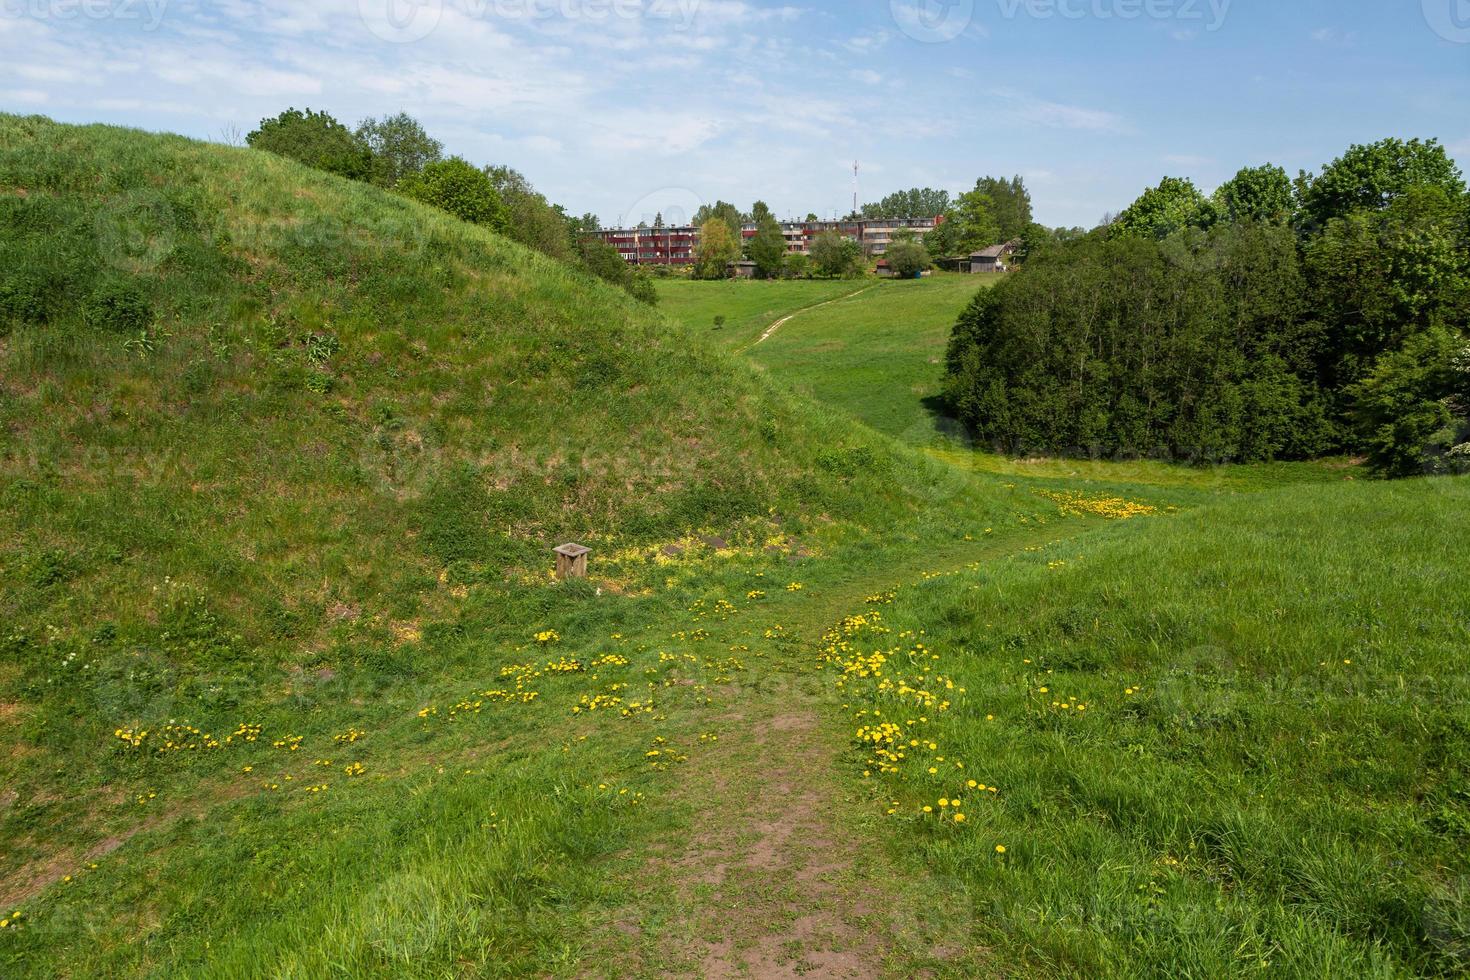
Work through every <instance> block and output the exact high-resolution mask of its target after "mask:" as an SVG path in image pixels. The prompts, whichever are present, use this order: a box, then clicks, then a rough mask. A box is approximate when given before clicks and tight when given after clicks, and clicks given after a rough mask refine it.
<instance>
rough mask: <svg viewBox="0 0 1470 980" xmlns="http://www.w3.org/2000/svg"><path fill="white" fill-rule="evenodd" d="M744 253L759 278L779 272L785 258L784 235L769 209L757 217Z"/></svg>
mask: <svg viewBox="0 0 1470 980" xmlns="http://www.w3.org/2000/svg"><path fill="white" fill-rule="evenodd" d="M756 203H757V204H760V203H761V202H759V201H757V202H756ZM745 255H746V258H748V259H750V260H751V261H752V262H754V263H755V272H756V275H757V276H759V277H760V278H762V279H774V278H776V277H777V276H779V275H780V274H781V269H782V263H783V262H784V261H785V259H786V236H785V235H784V234H783V233H782V231H781V225H780V223H779V222H777V221H776V218H775V216H774V215H772V214H771V213H770V211H769V209H767V211H766V213H765V214H764V215H763V216H762V217H761V218H759V219H757V221H756V230H755V237H753V238H751V239H750V240H749V241H747V242H746V243H745Z"/></svg>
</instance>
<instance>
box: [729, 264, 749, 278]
mask: <svg viewBox="0 0 1470 980" xmlns="http://www.w3.org/2000/svg"><path fill="white" fill-rule="evenodd" d="M727 270H728V271H729V273H730V277H731V278H732V279H754V278H755V263H754V262H751V261H749V260H742V261H740V262H731V263H730V265H729V266H728V267H727Z"/></svg>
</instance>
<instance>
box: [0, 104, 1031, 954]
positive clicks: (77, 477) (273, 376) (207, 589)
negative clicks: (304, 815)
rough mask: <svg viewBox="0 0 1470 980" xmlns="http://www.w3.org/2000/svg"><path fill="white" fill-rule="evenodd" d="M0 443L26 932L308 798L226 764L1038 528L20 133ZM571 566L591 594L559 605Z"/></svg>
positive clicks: (796, 410)
mask: <svg viewBox="0 0 1470 980" xmlns="http://www.w3.org/2000/svg"><path fill="white" fill-rule="evenodd" d="M0 431H3V432H4V434H5V437H4V439H3V445H0V571H3V575H0V609H3V611H4V614H3V620H4V626H3V630H0V710H3V716H4V719H5V722H6V724H5V726H4V730H3V732H0V775H3V784H4V790H3V792H0V837H3V839H4V840H5V841H6V846H5V848H3V854H0V904H3V903H9V902H12V901H14V902H16V903H17V904H21V903H22V902H23V901H24V902H28V901H29V900H30V899H31V898H33V897H34V896H35V895H36V894H38V893H40V892H41V891H42V890H44V889H45V888H46V887H48V886H51V885H55V884H57V883H59V882H60V880H61V877H62V869H63V868H64V869H66V870H67V871H74V870H75V868H76V867H84V866H85V864H86V862H85V861H84V860H83V856H84V855H87V854H92V853H101V851H98V850H97V849H98V848H101V849H102V850H105V851H109V852H110V850H111V848H113V847H117V846H119V845H120V844H122V843H123V842H124V841H127V840H128V839H130V838H131V837H132V835H133V834H135V833H138V832H139V831H141V830H145V829H147V828H151V827H156V826H159V825H160V824H163V825H169V824H170V821H173V820H177V819H182V818H184V817H185V816H190V817H191V819H192V818H197V817H201V816H203V815H204V814H205V813H207V812H209V810H210V808H211V807H212V806H214V805H216V804H221V803H227V802H228V801H229V800H231V799H232V798H235V797H237V796H239V795H241V794H242V793H248V794H250V795H251V796H252V797H254V796H255V795H256V794H260V793H261V792H263V789H262V787H263V786H266V785H276V786H284V785H286V783H284V782H282V780H283V778H285V777H284V776H283V774H282V773H281V771H279V770H277V771H276V772H275V773H274V774H273V780H274V781H273V782H272V781H271V780H265V781H262V780H261V778H260V777H259V776H257V775H254V774H251V775H245V773H244V771H243V770H242V769H241V767H240V765H239V763H238V761H236V762H234V763H232V762H231V761H230V760H229V758H228V757H227V755H226V754H224V753H226V752H227V751H228V750H227V749H225V748H223V746H225V745H226V744H228V740H227V738H226V737H227V736H230V735H231V733H232V732H233V733H236V734H237V735H238V736H239V737H238V738H235V739H234V742H235V743H238V742H239V741H240V740H242V739H247V736H248V739H247V740H248V741H250V742H251V743H254V742H255V741H256V740H257V739H259V740H260V741H262V742H267V741H268V742H270V743H272V744H273V743H275V742H277V741H280V740H283V739H284V740H285V741H287V742H289V739H290V738H294V737H301V738H306V739H307V742H306V744H307V745H308V746H309V745H311V744H312V741H314V740H324V742H325V745H326V746H328V747H330V746H332V745H333V744H334V743H333V742H332V739H333V737H334V736H335V735H339V734H343V733H344V732H347V731H348V730H356V729H361V728H367V727H376V726H377V725H379V724H380V723H382V722H383V719H385V718H395V719H396V718H408V719H414V720H415V721H416V719H415V717H414V714H413V712H414V711H417V710H418V708H419V707H422V706H423V704H425V703H433V702H435V701H436V700H438V699H441V698H445V699H448V700H447V701H446V703H448V704H452V703H453V701H454V699H453V698H449V693H450V692H459V693H462V692H463V691H464V690H465V689H466V687H465V686H466V684H467V683H469V684H473V685H474V686H475V688H477V689H480V690H489V689H491V688H492V687H495V686H497V685H499V684H500V683H502V682H501V681H500V679H499V675H498V671H499V670H500V668H501V666H503V665H504V664H506V663H512V662H519V659H513V658H518V657H519V655H518V654H516V653H515V652H514V651H515V650H516V649H518V648H519V647H521V646H522V645H524V644H526V643H528V642H530V638H531V637H532V636H533V635H535V634H538V633H543V632H546V631H547V630H551V629H554V628H555V629H560V631H561V632H562V633H563V634H565V635H567V636H568V637H572V636H579V637H581V638H582V640H583V641H587V642H590V637H591V636H593V635H596V636H600V637H602V638H603V639H604V640H605V639H606V637H607V636H608V635H610V634H611V633H614V632H618V631H619V629H620V627H622V628H630V627H629V626H628V624H632V623H639V622H641V623H644V624H645V625H646V624H647V623H648V622H650V621H656V620H657V619H658V617H659V616H662V615H666V614H667V611H668V610H669V609H671V608H682V607H683V606H684V605H686V604H687V603H688V602H691V601H693V600H694V598H697V597H698V596H699V595H702V594H704V590H705V589H706V588H707V587H708V586H707V583H706V577H707V576H711V575H712V576H714V577H715V579H714V580H718V577H719V575H721V574H726V573H727V572H723V571H721V569H737V570H738V571H733V572H728V574H737V575H738V576H741V578H740V581H745V578H744V577H745V576H751V575H755V574H757V573H758V572H761V570H763V569H769V570H772V574H773V576H774V575H777V574H782V573H781V572H779V571H777V570H780V569H783V568H785V567H786V566H788V565H789V564H791V563H792V562H801V561H805V560H809V559H810V558H812V557H814V556H817V555H822V554H829V553H840V552H842V551H843V550H844V549H852V548H871V547H872V544H871V541H872V537H873V535H874V534H875V533H878V532H879V531H880V530H881V531H882V533H884V536H885V541H886V542H887V543H888V545H889V546H890V547H892V546H894V545H895V544H896V543H897V546H898V548H899V550H902V547H903V546H902V544H901V543H900V542H902V541H907V542H908V543H909V545H908V546H909V547H910V548H911V549H915V548H917V547H919V543H920V542H924V546H925V547H928V546H929V544H930V540H931V538H932V535H931V532H933V533H938V534H939V535H940V536H941V537H942V538H944V539H953V540H958V539H959V537H960V535H961V534H963V533H966V532H969V531H973V532H975V533H977V534H978V533H979V532H980V530H981V528H982V527H984V526H988V525H989V524H992V523H996V524H1000V525H1001V526H1005V527H1015V526H1016V523H1015V522H1016V519H1017V517H1018V516H1020V517H1024V515H1025V514H1027V513H1028V512H1029V511H1032V510H1034V508H1035V506H1036V505H1035V502H1034V501H1028V500H1027V499H1026V498H1025V495H1024V494H1023V493H1020V492H1010V491H1006V490H1004V489H1001V488H997V489H996V493H995V495H994V497H993V498H988V499H984V500H981V499H979V498H977V497H976V496H975V493H974V487H973V486H972V485H971V484H969V483H967V482H964V481H956V480H955V479H953V478H951V477H949V476H948V475H947V473H946V471H945V470H944V469H943V468H942V467H941V466H939V465H938V464H932V465H931V464H926V463H924V462H923V461H922V460H917V459H915V458H912V457H909V456H908V455H906V454H903V453H902V452H901V451H900V450H898V449H897V448H896V447H893V446H890V445H888V444H886V443H885V442H883V441H882V440H881V439H879V438H878V437H876V436H874V435H872V434H871V433H865V432H864V431H862V430H860V429H858V428H856V427H854V426H853V425H852V424H851V423H850V422H848V421H847V420H845V419H842V418H840V417H839V416H837V415H835V414H833V413H828V412H823V411H822V410H821V409H819V408H817V407H815V406H812V405H811V404H810V403H807V402H804V401H802V400H801V399H799V398H795V397H792V396H789V395H786V394H784V393H782V392H781V391H780V390H779V389H777V388H776V387H775V386H773V385H772V384H770V383H769V382H767V381H766V380H764V379H762V378H761V377H760V376H759V375H758V373H756V372H754V371H751V370H749V369H748V368H746V367H744V366H742V365H739V364H738V363H736V362H734V361H732V360H731V359H729V358H728V357H727V356H725V355H723V354H720V353H718V352H715V351H712V350H711V349H710V348H709V347H708V346H707V345H704V344H701V343H694V342H691V340H690V338H689V336H688V334H687V333H686V332H684V331H683V330H681V329H679V328H677V327H676V326H674V325H672V324H670V323H669V322H668V321H667V320H665V319H664V318H663V317H662V316H660V315H659V314H658V313H656V312H654V311H652V310H651V309H650V308H648V307H647V306H646V305H644V304H641V303H637V302H635V301H633V300H632V299H630V298H629V297H628V296H627V295H626V294H625V293H623V292H622V291H620V290H617V289H614V288H611V287H609V286H607V285H605V284H603V283H601V282H600V281H598V280H597V279H595V278H594V277H593V276H591V275H589V274H586V273H584V272H579V271H577V270H575V269H574V268H572V267H571V266H567V265H563V264H561V263H558V262H556V261H553V260H551V259H549V258H547V257H545V256H543V255H540V254H538V253H536V252H533V251H531V250H529V249H526V248H524V247H521V246H519V245H517V244H514V243H511V242H509V241H506V240H505V239H503V238H500V237H498V236H497V235H496V234H494V233H492V232H490V231H488V230H485V229H481V228H478V227H475V226H472V225H468V224H465V223H463V222H460V221H458V220H455V219H454V218H452V217H449V216H448V215H445V214H443V213H440V212H439V211H436V210H433V209H430V208H426V207H423V206H420V205H418V204H415V203H413V202H411V201H408V200H406V199H404V198H402V197H400V196H395V195H391V194H388V193H385V192H383V191H381V190H378V189H375V188H372V187H369V186H366V185H363V184H358V183H352V182H349V181H347V180H344V179H341V178H339V177H336V176H332V175H327V174H322V173H320V172H317V171H313V170H310V169H307V168H305V167H303V166H301V165H299V164H296V163H292V162H289V161H286V160H283V159H281V158H279V157H275V156H272V155H270V154H266V153H262V152H255V151H247V150H236V149H229V148H225V147H220V146H212V145H206V144H202V143H198V142H193V141H190V140H185V139H181V138H177V137H171V136H153V135H147V134H143V133H139V132H135V131H129V130H121V129H114V128H107V127H71V126H63V125H58V124H55V123H52V122H50V121H48V120H45V119H40V118H20V117H15V116H0ZM961 504H965V505H966V507H967V510H966V512H965V516H963V517H957V516H956V515H957V514H958V513H960V511H959V510H958V507H959V505H961ZM890 531H891V532H892V534H896V535H897V536H898V537H897V538H893V537H892V536H891V535H890V534H889V532H890ZM569 540H579V541H582V542H584V543H586V544H588V545H591V546H593V547H594V548H595V549H596V558H595V566H594V567H595V576H594V578H593V580H591V581H590V582H586V583H573V584H570V585H566V586H563V587H555V586H553V584H552V583H551V581H550V578H549V572H550V569H551V567H552V556H551V554H550V552H549V549H550V547H552V546H553V545H556V544H559V543H561V542H564V541H569ZM691 583H696V584H691ZM752 590H753V588H752V587H748V588H747V589H745V590H744V591H752ZM741 594H742V595H743V594H744V593H743V592H741ZM569 624H570V625H569ZM578 624H580V626H579V625H578ZM502 645H503V647H504V650H505V651H506V652H505V653H504V654H503V655H502V654H501V653H499V652H496V653H487V650H492V649H493V650H496V651H499V650H500V649H501V646H502ZM604 652H605V651H604ZM487 659H488V663H487ZM459 693H457V694H456V697H458V696H459ZM572 702H573V703H575V702H576V697H575V696H574V697H572ZM508 724H509V723H508V722H507V725H508ZM175 726H178V727H175ZM261 727H263V728H264V730H265V734H263V735H252V734H251V733H253V732H255V731H256V730H257V729H258V728H261ZM513 730H517V729H514V728H512V727H507V728H505V729H504V730H503V731H504V732H505V733H507V734H508V733H509V732H511V731H513ZM519 730H520V731H522V732H523V733H524V732H525V731H528V730H529V729H524V728H523V729H519ZM283 744H284V743H283ZM348 744H351V743H348ZM624 748H627V746H624ZM319 751H321V753H322V754H321V757H322V758H323V759H325V756H326V751H325V750H319ZM334 754H335V752H334ZM144 760H146V761H144ZM305 761H307V762H310V761H312V760H305ZM338 761H339V764H340V761H341V760H340V758H339V760H338ZM259 764H260V760H258V759H256V760H254V761H253V763H252V766H253V765H259ZM559 772H560V770H559V769H558V770H547V769H543V768H537V767H532V769H531V770H530V771H529V774H528V775H526V776H525V778H526V779H527V780H530V781H536V780H540V779H542V778H552V777H553V775H554V774H555V773H559ZM231 774H233V776H232V778H226V777H229V776H230V775H231ZM305 776H306V773H296V774H295V778H298V779H304V778H305ZM557 778H559V777H557ZM298 785H300V784H298ZM538 785H540V784H539V783H538ZM288 788H289V787H288ZM155 799H159V800H161V801H162V800H167V803H163V802H160V803H158V804H154V803H152V802H151V801H153V800H155ZM252 805H254V804H252ZM356 805H357V804H354V806H356ZM361 805H363V806H367V804H361ZM260 819H261V820H262V821H264V823H263V824H262V827H263V828H265V827H274V828H275V829H274V830H273V831H270V832H285V831H283V830H281V826H282V825H281V824H280V823H279V822H280V821H287V822H288V823H289V821H290V820H291V819H292V817H291V815H290V808H286V810H285V811H282V812H276V811H271V812H270V816H269V817H268V818H267V817H261V818H260ZM563 826H564V825H563V824H561V823H554V822H553V823H551V824H548V825H546V826H545V827H542V828H541V831H542V832H544V833H546V834H553V833H555V832H558V830H559V828H562V827H563ZM266 832H267V830H265V829H262V833H266ZM109 841H110V842H111V843H108V842H109ZM155 843H156V842H155ZM150 846H152V845H150ZM168 853H169V857H168V860H170V861H174V862H180V863H178V864H175V865H173V868H174V871H173V872H171V873H174V874H177V875H180V876H181V877H180V880H181V881H183V880H193V881H198V882H203V881H209V880H213V879H216V878H218V877H219V868H218V867H217V866H216V865H214V864H212V863H211V860H210V858H209V856H208V854H207V849H206V850H205V851H201V852H200V853H198V854H189V853H186V852H181V851H172V852H168ZM243 897H244V896H242V900H243ZM157 900H158V901H161V902H167V901H168V899H166V898H165V897H164V896H161V895H160V896H157ZM180 900H181V901H191V900H192V899H191V898H189V897H188V896H183V897H181V899H180ZM170 907H171V906H170ZM154 908H155V909H157V908H159V907H158V906H154ZM274 908H275V910H276V912H277V913H279V912H280V909H281V907H279V906H276V907H274ZM158 914H159V915H166V914H167V913H165V912H162V911H159V912H158ZM115 924H116V927H117V929H119V930H121V932H120V933H119V934H120V935H121V934H122V933H125V932H126V930H127V929H128V928H129V926H128V923H127V921H126V920H125V919H118V920H116V923H115ZM56 937H57V939H58V941H64V942H67V943H69V942H70V940H67V939H64V936H63V934H62V933H57V934H56ZM121 949H122V947H121V946H120V947H119V950H121ZM96 952H97V954H98V955H111V954H110V953H107V951H106V950H105V949H101V948H99V950H98V951H96ZM126 954H127V955H135V954H136V955H142V956H151V955H152V953H151V952H149V951H148V950H147V949H143V950H127V951H126ZM43 972H45V971H43Z"/></svg>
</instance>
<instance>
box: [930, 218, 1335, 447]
mask: <svg viewBox="0 0 1470 980" xmlns="http://www.w3.org/2000/svg"><path fill="white" fill-rule="evenodd" d="M1302 291H1303V289H1302V281H1301V271H1300V267H1299V260H1298V258H1297V248H1296V241H1295V237H1294V235H1293V233H1292V232H1291V230H1290V229H1287V228H1281V227H1275V228H1273V227H1269V226H1266V225H1261V224H1256V223H1247V224H1243V225H1222V226H1220V227H1219V228H1217V229H1216V230H1214V231H1212V232H1209V233H1206V234H1204V235H1202V236H1200V237H1199V239H1198V240H1194V239H1188V240H1181V239H1171V240H1168V241H1159V240H1156V239H1154V238H1151V237H1148V238H1145V237H1127V236H1125V237H1110V236H1106V235H1089V236H1087V237H1086V238H1083V239H1081V240H1079V241H1076V242H1073V243H1071V244H1067V245H1062V246H1059V247H1057V248H1055V249H1051V250H1046V251H1043V252H1042V253H1040V254H1038V255H1036V256H1034V257H1033V259H1032V260H1031V262H1030V263H1029V264H1028V265H1027V267H1026V269H1025V270H1024V271H1023V272H1021V273H1020V274H1019V275H1016V276H1013V277H1010V278H1008V279H1006V280H1005V281H1004V282H1001V283H1000V284H998V285H997V286H995V287H994V288H993V289H988V290H981V291H980V292H979V294H978V295H977V296H976V298H975V299H974V300H973V301H972V303H971V305H970V307H969V308H968V309H967V310H966V311H965V313H964V314H963V315H962V316H961V318H960V321H959V323H958V324H957V325H956V327H955V330H954V334H953V336H952V338H951V341H950V348H949V354H948V364H949V376H948V379H947V381H946V387H945V393H946V399H947V400H948V402H949V404H950V406H951V408H952V410H953V411H954V412H955V413H956V414H957V415H958V416H959V418H960V419H961V420H962V421H964V422H965V423H966V424H967V425H968V426H970V427H971V429H972V431H973V432H974V433H975V434H976V435H977V436H978V437H979V438H980V439H981V440H982V441H984V442H985V443H987V444H990V445H993V446H996V447H997V448H1000V449H1002V450H1004V451H1007V452H1016V453H1022V454H1025V453H1032V452H1070V453H1084V454H1105V455H1113V454H1123V455H1154V454H1159V453H1164V454H1167V455H1170V456H1173V457H1175V458H1180V457H1182V458H1186V459H1199V460H1227V459H1235V460H1255V459H1274V458H1280V457H1300V456H1305V455H1311V454H1313V453H1316V452H1320V451H1321V450H1322V449H1323V448H1325V447H1327V446H1329V445H1330V444H1331V438H1332V436H1333V432H1332V427H1331V426H1330V425H1329V424H1328V423H1327V420H1326V418H1325V414H1324V410H1323V406H1322V401H1321V396H1320V392H1319V391H1318V389H1317V387H1316V384H1315V379H1314V378H1313V376H1312V364H1311V360H1310V357H1304V356H1303V351H1304V348H1309V343H1308V338H1304V337H1303V336H1302V327H1301V323H1300V319H1301V318H1300V315H1299V314H1300V306H1299V304H1300V296H1301V294H1302Z"/></svg>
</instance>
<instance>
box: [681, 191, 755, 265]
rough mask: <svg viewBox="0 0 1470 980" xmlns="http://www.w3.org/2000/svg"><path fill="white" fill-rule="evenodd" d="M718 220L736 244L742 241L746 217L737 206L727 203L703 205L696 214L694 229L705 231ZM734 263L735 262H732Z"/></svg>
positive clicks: (719, 202) (717, 202) (718, 202)
mask: <svg viewBox="0 0 1470 980" xmlns="http://www.w3.org/2000/svg"><path fill="white" fill-rule="evenodd" d="M715 219H718V220H720V221H722V222H724V225H725V227H726V228H727V229H729V231H730V237H731V238H732V239H734V240H735V241H736V242H739V241H740V229H741V226H743V225H744V224H745V215H744V214H743V213H742V212H741V210H740V209H739V208H737V207H736V206H735V205H733V204H730V203H728V202H726V201H716V202H715V203H714V204H712V205H711V204H702V205H700V207H699V210H698V211H695V212H694V219H693V224H694V227H696V228H699V229H701V237H702V235H703V229H704V227H705V225H707V224H708V223H709V222H710V221H712V220H715ZM732 261H733V260H732Z"/></svg>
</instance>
